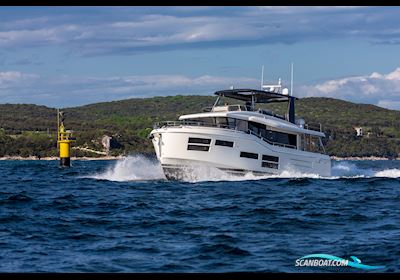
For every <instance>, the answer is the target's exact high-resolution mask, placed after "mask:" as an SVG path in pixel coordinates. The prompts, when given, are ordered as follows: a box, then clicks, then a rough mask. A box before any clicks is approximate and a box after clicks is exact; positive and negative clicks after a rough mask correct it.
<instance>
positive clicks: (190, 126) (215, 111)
mask: <svg viewBox="0 0 400 280" xmlns="http://www.w3.org/2000/svg"><path fill="white" fill-rule="evenodd" d="M276 86H279V87H275V88H274V86H268V87H269V88H268V90H265V88H267V86H265V87H263V86H262V90H253V89H230V90H223V91H218V92H216V93H215V94H216V95H218V98H217V101H216V102H215V104H214V106H213V107H212V108H210V109H208V110H207V112H202V113H196V114H190V115H182V116H180V117H179V121H172V122H163V123H159V124H156V125H155V129H154V130H153V131H152V132H151V133H150V139H152V142H153V145H154V149H155V152H156V154H157V158H158V160H159V161H160V163H161V165H162V167H163V170H164V173H165V175H166V177H167V178H168V179H181V178H184V177H185V176H186V174H185V173H187V172H191V171H193V169H195V168H197V167H198V166H208V167H212V168H218V169H220V170H223V171H225V172H228V173H233V174H238V175H244V174H246V173H248V172H251V173H253V174H256V175H257V174H260V175H264V174H279V173H281V172H283V171H285V170H287V171H294V172H296V171H297V172H301V173H311V174H319V175H321V176H330V175H331V161H330V157H329V156H328V155H326V154H324V153H325V152H324V148H323V145H322V140H321V138H322V137H324V136H325V134H324V133H323V132H321V131H316V130H311V129H306V128H305V127H307V124H305V123H304V120H302V119H300V120H298V121H297V122H296V120H295V116H294V114H295V111H294V102H295V100H296V98H295V97H293V96H290V95H288V93H287V89H286V92H285V89H283V90H281V87H280V82H279V84H278V85H276ZM276 88H278V90H275V89H276ZM281 92H283V93H284V94H283V93H281ZM223 97H224V98H234V99H236V100H241V101H245V102H246V103H245V104H244V105H243V104H237V105H236V104H235V105H226V104H225V105H222V106H221V105H219V104H218V102H220V99H221V98H223ZM282 101H286V102H288V113H287V114H286V116H285V117H283V116H279V115H275V114H273V113H272V112H271V111H267V110H263V109H256V108H255V104H256V103H270V102H282Z"/></svg>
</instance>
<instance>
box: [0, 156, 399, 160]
mask: <svg viewBox="0 0 400 280" xmlns="http://www.w3.org/2000/svg"><path fill="white" fill-rule="evenodd" d="M126 157H127V156H104V157H71V160H116V159H124V158H126ZM58 159H59V158H58V157H41V158H39V157H37V156H29V157H21V156H5V157H0V160H58ZM331 159H332V160H400V158H395V159H389V158H385V157H374V156H372V157H337V156H331Z"/></svg>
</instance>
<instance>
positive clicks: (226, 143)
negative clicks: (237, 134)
mask: <svg viewBox="0 0 400 280" xmlns="http://www.w3.org/2000/svg"><path fill="white" fill-rule="evenodd" d="M215 146H225V147H233V142H231V141H223V140H215Z"/></svg>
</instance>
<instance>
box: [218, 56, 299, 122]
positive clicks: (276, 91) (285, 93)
mask: <svg viewBox="0 0 400 280" xmlns="http://www.w3.org/2000/svg"><path fill="white" fill-rule="evenodd" d="M261 75H262V76H261V89H260V90H257V89H247V88H244V89H234V88H233V87H231V89H227V90H220V91H217V92H215V93H214V94H215V95H218V98H217V100H216V101H215V103H214V105H213V107H212V110H214V107H216V106H217V104H218V102H219V100H220V98H221V97H228V98H232V99H237V100H241V101H245V102H246V109H247V110H248V111H255V110H256V109H255V104H256V103H273V102H288V109H287V114H286V120H287V121H288V122H291V123H294V124H295V123H296V118H295V106H294V103H295V100H298V98H297V97H294V96H292V94H293V64H292V68H291V87H290V95H289V90H288V89H287V88H283V89H282V83H281V79H279V81H278V84H276V85H265V84H264V66H263V67H262V74H261ZM214 111H215V110H214Z"/></svg>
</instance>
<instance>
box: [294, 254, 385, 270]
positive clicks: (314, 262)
mask: <svg viewBox="0 0 400 280" xmlns="http://www.w3.org/2000/svg"><path fill="white" fill-rule="evenodd" d="M350 258H351V259H352V260H351V261H350V260H345V259H342V258H339V257H336V256H332V255H327V254H312V255H307V256H304V257H301V258H300V259H297V260H296V264H295V266H350V267H355V268H360V269H367V270H371V269H381V268H385V266H382V265H366V264H362V263H361V260H360V259H359V258H357V257H354V256H351V257H350Z"/></svg>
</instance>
